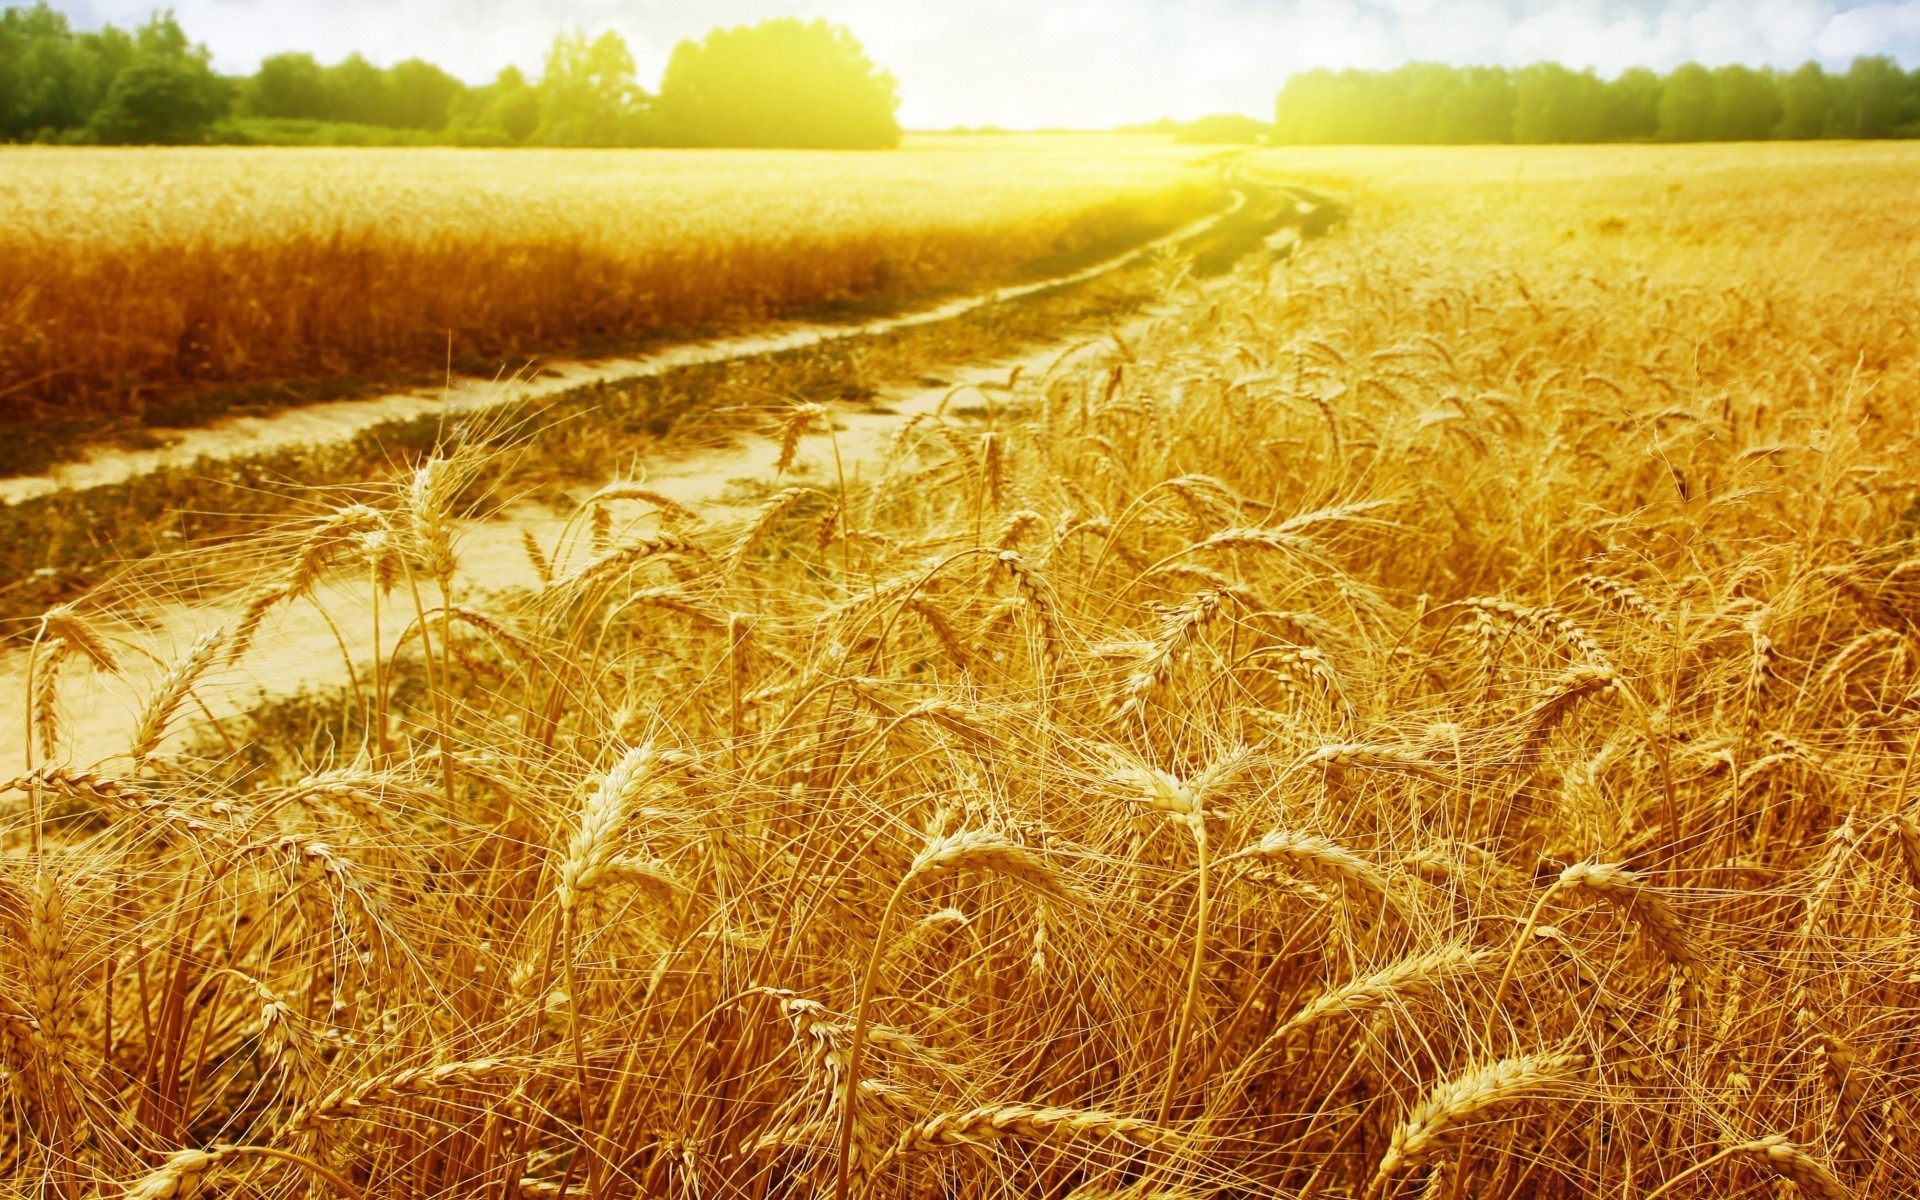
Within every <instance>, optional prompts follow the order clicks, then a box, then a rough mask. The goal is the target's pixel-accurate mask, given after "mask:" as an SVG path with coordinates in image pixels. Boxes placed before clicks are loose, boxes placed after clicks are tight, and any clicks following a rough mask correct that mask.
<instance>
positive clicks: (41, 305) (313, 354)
mask: <svg viewBox="0 0 1920 1200" xmlns="http://www.w3.org/2000/svg"><path fill="white" fill-rule="evenodd" d="M0 157H4V159H5V161H6V170H5V171H4V173H0V178H4V180H5V182H4V183H0V230H4V233H0V280H4V281H6V282H5V283H0V417H4V418H5V419H7V420H9V422H10V423H12V424H14V425H15V426H17V427H22V428H28V429H31V428H32V427H33V426H36V425H42V424H44V425H47V426H49V427H60V428H61V429H62V437H61V438H52V437H41V438H30V439H28V440H26V441H24V442H22V443H20V444H18V445H17V446H15V447H14V448H13V449H12V450H10V451H8V452H6V455H5V457H4V461H0V469H7V470H13V471H22V470H31V469H34V467H35V464H37V463H40V462H43V461H44V460H46V459H48V458H49V457H50V456H51V455H53V454H55V453H57V452H58V449H59V447H60V445H61V444H62V442H63V441H66V442H70V441H71V440H72V439H71V434H72V433H73V432H74V431H76V430H80V429H86V428H92V429H95V430H97V431H100V432H108V433H111V432H112V431H113V430H115V429H120V430H123V431H124V430H128V429H132V430H138V429H141V428H144V427H148V426H151V425H155V424H158V425H166V424H177V423H180V422H181V421H182V420H183V419H186V420H192V421H197V420H202V419H206V418H208V417H211V416H214V415H217V414H218V413H219V412H220V411H222V410H223V409H224V408H226V407H227V406H229V405H230V404H231V403H232V402H233V400H234V399H235V397H236V396H238V397H240V398H243V399H244V398H246V397H247V396H248V394H249V392H250V393H251V396H252V398H253V399H255V400H256V401H258V400H267V401H272V400H274V399H276V398H277V397H279V396H283V395H288V394H289V393H290V394H291V395H293V396H295V397H297V396H298V395H299V393H300V392H301V391H302V390H303V389H310V388H312V387H314V386H316V385H317V384H318V385H322V386H324V381H329V380H337V379H340V378H342V377H347V376H359V377H362V378H366V379H370V380H390V379H395V378H398V379H402V380H408V379H414V378H416V377H417V376H418V374H419V373H420V372H421V370H422V369H423V367H427V366H429V365H430V366H431V367H432V368H434V369H436V370H438V369H441V368H443V367H444V366H445V365H447V364H454V363H458V364H461V365H463V366H468V367H472V368H474V369H477V370H479V371H480V372H481V373H483V374H485V373H492V371H493V370H494V369H496V368H497V367H498V366H500V365H501V364H503V363H504V364H507V365H508V366H509V367H510V368H511V367H517V366H519V365H520V364H521V363H523V362H524V361H525V360H526V359H527V358H528V357H531V356H535V355H549V356H551V355H559V354H567V353H577V352H604V351H606V350H608V349H609V348H617V347H621V346H630V345H633V344H635V343H636V342H644V341H646V340H651V339H659V338H662V337H674V336H683V335H686V334H688V333H692V332H701V331H712V330H714V329H717V328H728V327H735V326H739V325H742V324H747V323H754V322H763V321H765V320H766V319H767V318H770V317H788V316H803V315H833V314H836V313H838V314H843V315H844V314H848V313H859V312H864V311H871V310H873V309H874V308H876V307H889V306H893V305H898V304H900V303H904V302H906V301H910V300H913V299H916V298H924V297H926V296H929V295H934V294H950V293H952V292H956V291H965V290H970V289H972V288H975V287H977V286H981V285H985V284H989V283H997V282H1000V281H1002V280H1003V279H1005V278H1006V277H1008V276H1010V275H1014V274H1017V273H1018V272H1020V271H1021V270H1022V269H1023V268H1032V267H1034V266H1035V265H1037V264H1045V263H1050V262H1052V263H1057V262H1060V261H1063V260H1073V259H1077V258H1081V257H1083V256H1085V255H1087V254H1089V253H1092V252H1094V251H1097V250H1098V249H1100V248H1104V247H1110V246H1112V245H1115V244H1116V243H1123V242H1125V241H1127V240H1128V239H1138V238H1141V237H1142V236H1143V235H1144V233H1145V232H1146V231H1150V230H1157V229H1163V228H1170V227H1172V226H1174V225H1177V224H1178V223H1180V222H1181V221H1184V220H1187V219H1191V218H1192V217H1193V216H1195V215H1197V214H1198V213H1199V212H1200V211H1202V210H1203V209H1204V208H1205V207H1207V206H1208V205H1210V204H1212V203H1214V202H1215V200H1216V198H1217V196H1218V193H1219V185H1218V180H1217V178H1216V176H1215V173H1214V172H1212V171H1210V170H1207V169H1204V168H1200V167H1195V166H1193V165H1192V164H1194V163H1195V162H1196V160H1198V159H1199V158H1200V157H1201V156H1200V155H1198V154H1197V153H1196V152H1194V151H1190V150H1184V149H1174V148H1170V147H1165V146H1155V145H1153V144H1152V143H1151V142H1149V141H1145V140H1142V139H1125V138H1103V137H1086V138H1064V139H1061V138H1056V139H1052V140H1050V141H1049V140H1048V139H999V140H997V141H994V142H992V143H991V144H988V143H984V142H981V141H980V140H979V139H939V138H930V139H924V140H919V141H916V142H914V143H912V144H910V145H909V146H908V147H907V148H906V149H904V150H902V151H900V152H898V153H892V154H874V155H849V154H829V153H809V152H758V151H737V152H736V151H714V152H707V151H686V152H683V151H644V152H643V151H632V152H628V151H608V152H586V151H521V150H510V151H509V150H482V149H423V148H412V147H408V148H398V149H391V150H387V149H379V148H351V149H327V148H323V147H322V148H312V147H309V148H263V147H248V148H234V147H212V148H202V149H194V150H186V151H183V150H177V149H168V150H151V149H102V148H72V147H65V148H60V147H54V148H49V147H16V148H11V149H8V150H6V151H5V152H4V155H3V156H0ZM1040 168H1044V169H1040ZM263 385H266V386H265V387H263Z"/></svg>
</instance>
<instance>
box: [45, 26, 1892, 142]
mask: <svg viewBox="0 0 1920 1200" xmlns="http://www.w3.org/2000/svg"><path fill="white" fill-rule="evenodd" d="M9 2H13V3H19V2H24V0H9ZM52 2H53V5H54V7H55V8H58V9H61V10H63V11H65V12H66V13H67V14H68V15H69V17H71V18H72V19H73V21H74V23H75V25H76V26H77V27H80V28H95V27H97V26H99V25H100V24H102V23H104V22H112V23H114V24H117V25H122V26H127V25H134V24H138V23H139V22H141V21H143V20H145V19H146V17H147V16H148V14H149V13H151V12H152V10H153V9H154V8H155V7H156V6H158V5H164V4H167V3H171V6H172V7H173V9H174V12H175V15H176V16H177V17H178V18H179V20H180V23H181V24H182V25H183V26H184V27H185V28H186V30H187V33H188V34H189V35H190V36H191V37H192V38H193V39H194V40H196V41H200V42H204V43H206V44H207V46H208V47H210V48H211V49H212V51H213V57H214V64H215V66H216V67H217V68H218V69H220V70H222V71H226V72H231V73H236V74H237V73H245V72H250V71H252V70H253V68H254V67H255V66H256V65H257V64H258V63H259V61H260V59H261V57H262V56H264V55H267V54H272V53H275V52H278V51H282V50H295V49H297V50H306V51H310V52H312V53H313V54H315V55H316V56H317V57H319V58H320V60H321V61H322V62H333V61H336V60H338V59H340V58H343V57H345V56H346V55H347V54H349V53H352V52H354V51H358V52H360V53H362V54H365V55H366V56H367V57H368V58H369V59H371V60H373V61H374V62H376V63H380V64H383V65H384V64H390V63H393V62H396V61H398V60H400V59H403V58H407V57H410V56H416V55H417V56H419V57H422V58H425V59H427V60H429V61H431V62H435V63H438V64H439V65H441V66H443V67H445V68H447V69H448V70H450V71H452V72H453V73H454V74H456V75H459V76H461V77H462V78H464V79H467V80H469V81H471V82H476V83H477V82H484V81H485V80H486V79H489V78H491V77H492V76H493V74H494V72H496V71H497V70H499V68H500V67H502V66H504V65H506V64H508V63H513V64H516V65H518V66H519V67H521V68H522V69H523V70H526V71H527V72H528V73H529V75H537V74H538V73H539V67H540V63H541V60H542V58H543V55H544V52H545V49H546V47H547V45H548V44H549V43H550V42H551V41H552V39H553V36H554V34H555V33H556V32H558V31H559V30H561V29H563V28H568V27H576V28H580V29H584V30H586V31H587V32H589V33H594V32H598V31H600V30H603V29H613V30H617V31H618V32H619V33H620V34H621V35H622V36H623V37H625V38H626V39H627V42H628V44H629V46H631V47H632V49H633V52H634V58H635V60H636V62H637V63H638V65H639V70H640V80H641V82H642V84H644V85H651V84H652V83H653V82H654V81H656V80H658V78H659V75H660V71H661V69H662V68H663V67H664V66H665V64H666V60H667V56H668V54H669V53H671V51H672V49H673V46H674V44H675V43H676V42H678V41H679V40H680V39H681V38H684V37H689V36H693V37H697V36H699V35H701V34H703V33H705V32H706V31H707V30H709V29H711V28H713V27H714V26H717V25H731V24H739V23H742V22H748V21H755V20H759V19H761V18H764V17H769V16H789V15H791V16H802V17H825V18H827V19H828V20H831V21H836V22H839V23H841V24H843V25H846V26H847V27H848V28H850V29H851V30H853V32H854V34H855V35H856V36H857V37H859V38H860V39H861V40H862V41H863V42H864V43H865V44H866V46H867V49H868V51H869V53H871V55H872V56H873V58H874V59H875V60H876V61H878V62H879V63H880V64H881V65H883V66H885V67H887V68H888V69H890V70H891V71H893V73H894V74H895V75H896V76H897V77H898V78H899V80H900V91H901V109H900V117H901V121H902V123H903V124H905V125H906V126H907V127H908V128H916V129H931V128H944V127H947V126H951V125H962V124H964V125H1004V126H1008V127H1010V128H1035V127H1041V126H1074V127H1103V126H1111V125H1115V124H1120V123H1125V122H1132V121H1145V120H1151V119H1153V118H1155V117H1160V116H1172V117H1175V118H1180V119H1186V118H1191V117H1195V116H1199V115H1202V114H1204V113H1209V112H1232V111H1238V112H1245V113H1250V114H1253V115H1259V116H1264V115H1267V114H1268V113H1270V112H1271V110H1272V105H1273V99H1274V95H1275V94H1276V92H1277V91H1278V90H1279V86H1280V84H1281V83H1282V82H1283V81H1284V80H1285V78H1286V77H1287V75H1288V74H1289V73H1291V72H1293V71H1297V70H1304V69H1306V68H1309V67H1316V66H1330V67H1347V66H1356V67H1391V66H1397V65H1399V64H1400V63H1402V62H1406V61H1408V60H1410V59H1421V60H1428V61H1435V60H1437V61H1442V62H1451V63H1457V64H1469V63H1480V64H1496V63H1503V64H1509V65H1518V64H1522V63H1528V62H1534V61H1538V60H1541V59H1553V60H1556V61H1559V62H1564V63H1566V64H1568V65H1570V66H1576V67H1589V66H1590V67H1594V68H1597V69H1598V70H1600V71H1601V72H1602V73H1603V74H1608V75H1611V74H1613V73H1616V72H1618V71H1620V70H1622V69H1624V68H1626V67H1629V66H1651V67H1655V68H1660V69H1666V68H1670V67H1673V66H1675V65H1677V64H1679V63H1682V62H1685V61H1687V60H1689V59H1693V60H1697V61H1700V62H1704V63H1707V64H1709V65H1713V64H1718V63H1726V62H1745V63H1749V64H1753V65H1756V66H1757V65H1761V64H1769V63H1770V64H1773V65H1776V66H1794V65H1798V64H1799V63H1801V62H1804V61H1806V60H1807V59H1809V58H1813V59H1818V60H1820V61H1822V62H1824V63H1826V64H1827V65H1829V66H1839V67H1844V66H1845V65H1846V63H1847V62H1849V61H1850V60H1851V59H1852V58H1853V57H1854V56H1855V55H1857V54H1891V55H1893V56H1894V57H1895V58H1897V59H1899V60H1900V61H1901V62H1902V63H1903V64H1905V65H1906V66H1908V67H1909V68H1911V67H1914V66H1917V65H1920V0H1665V2H1662V0H1545V2H1542V0H1531V2H1530V0H52Z"/></svg>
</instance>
